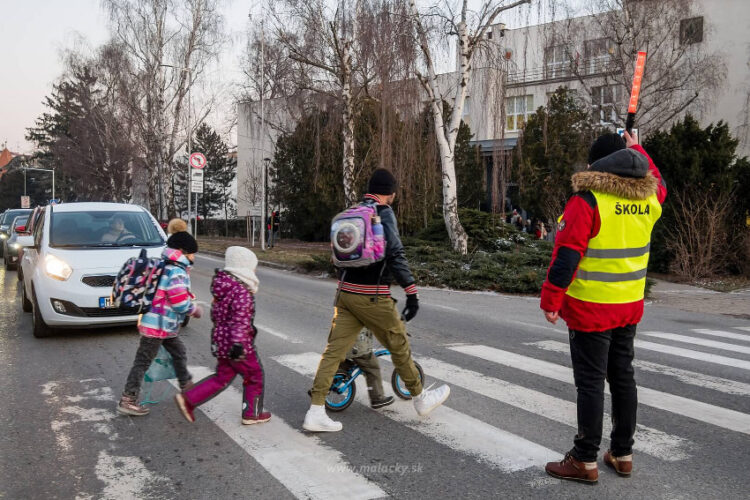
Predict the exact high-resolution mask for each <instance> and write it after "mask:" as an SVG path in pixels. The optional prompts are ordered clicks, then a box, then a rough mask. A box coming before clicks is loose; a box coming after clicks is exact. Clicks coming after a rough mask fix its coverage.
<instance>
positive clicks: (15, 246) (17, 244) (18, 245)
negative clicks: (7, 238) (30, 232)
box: [11, 243, 21, 250]
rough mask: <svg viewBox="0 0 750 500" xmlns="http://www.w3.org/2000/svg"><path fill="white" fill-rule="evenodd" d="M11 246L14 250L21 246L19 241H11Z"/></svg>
mask: <svg viewBox="0 0 750 500" xmlns="http://www.w3.org/2000/svg"><path fill="white" fill-rule="evenodd" d="M11 246H12V247H13V248H15V249H16V250H18V249H19V248H21V245H20V244H19V243H13V245H11Z"/></svg>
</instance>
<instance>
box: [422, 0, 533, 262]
mask: <svg viewBox="0 0 750 500" xmlns="http://www.w3.org/2000/svg"><path fill="white" fill-rule="evenodd" d="M468 3H469V2H468V0H462V1H461V4H460V12H459V13H458V14H456V13H455V12H453V9H452V8H451V5H450V4H449V3H443V4H442V6H441V7H438V6H435V7H433V8H432V9H431V11H430V14H431V15H433V16H436V17H438V18H442V19H443V20H444V26H447V28H448V34H450V35H456V36H457V37H458V43H457V51H458V60H459V63H458V66H459V68H458V71H457V72H456V85H455V94H454V97H453V111H452V113H451V116H450V118H449V119H448V123H445V121H444V120H443V100H444V96H443V94H442V91H441V88H440V86H439V84H438V78H437V71H436V69H435V58H434V56H433V51H432V46H431V43H430V36H429V35H430V32H429V31H428V28H429V26H428V25H427V23H426V22H425V19H426V17H427V15H428V14H423V13H420V11H419V9H417V4H416V0H409V7H410V13H411V15H412V19H413V22H414V27H415V29H416V33H417V43H418V44H419V48H420V50H421V52H422V57H423V59H424V61H423V62H424V67H425V70H426V74H422V72H421V71H417V72H416V74H417V78H418V79H419V81H420V83H421V84H422V87H423V88H424V90H425V92H426V93H427V96H428V98H429V101H430V106H431V110H432V116H433V120H434V124H435V137H436V138H437V142H438V147H439V148H440V163H441V165H442V171H443V218H444V219H445V227H446V229H447V231H448V236H449V237H450V240H451V245H452V246H453V248H454V250H456V251H457V252H460V253H462V254H464V255H465V254H466V253H467V251H468V236H467V234H466V231H465V230H464V228H463V226H462V225H461V221H460V220H459V218H458V201H457V189H456V167H455V156H454V155H455V147H456V138H457V137H458V128H459V126H460V125H461V116H462V115H463V109H464V103H465V101H466V93H467V89H468V86H469V83H470V80H471V78H472V75H473V73H474V56H475V54H476V52H477V49H478V47H479V46H480V45H481V44H482V43H483V41H484V40H486V38H485V35H486V33H487V30H488V29H489V28H490V26H492V24H493V23H494V22H495V20H496V19H497V17H498V16H499V15H500V13H501V12H503V11H506V10H509V9H513V8H515V7H518V6H519V5H522V4H528V3H531V0H518V1H515V2H513V3H508V4H505V3H503V2H496V1H483V2H482V5H481V7H480V9H479V11H478V12H477V13H475V15H471V13H470V12H469V9H468ZM470 23H471V26H470V25H469V24H470ZM443 34H445V33H443Z"/></svg>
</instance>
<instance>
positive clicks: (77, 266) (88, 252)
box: [47, 246, 164, 274]
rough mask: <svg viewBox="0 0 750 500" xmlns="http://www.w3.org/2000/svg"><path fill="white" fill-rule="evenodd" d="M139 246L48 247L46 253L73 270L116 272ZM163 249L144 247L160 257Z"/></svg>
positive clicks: (137, 252)
mask: <svg viewBox="0 0 750 500" xmlns="http://www.w3.org/2000/svg"><path fill="white" fill-rule="evenodd" d="M141 248H142V247H127V248H76V249H72V248H50V249H49V250H48V252H47V253H49V254H50V255H54V256H55V257H59V258H60V259H62V260H64V261H65V262H67V264H68V265H69V266H70V267H71V268H73V270H74V271H76V270H78V271H89V272H91V271H96V272H102V273H103V272H113V273H115V274H116V273H117V271H119V270H120V268H121V267H122V265H123V264H125V261H127V260H128V259H129V258H131V257H137V256H138V254H140V253H141ZM163 251H164V247H163V246H158V247H148V248H146V252H147V253H148V256H149V257H161V253H162V252H163Z"/></svg>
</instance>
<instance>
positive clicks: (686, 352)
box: [635, 340, 750, 370]
mask: <svg viewBox="0 0 750 500" xmlns="http://www.w3.org/2000/svg"><path fill="white" fill-rule="evenodd" d="M635 347H636V348H637V349H645V350H647V351H655V352H661V353H663V354H672V355H674V356H680V357H682V358H688V359H695V360H698V361H705V362H707V363H714V364H717V365H724V366H731V367H732V368H740V369H742V370H750V361H745V360H743V359H737V358H730V357H727V356H720V355H718V354H711V353H709V352H701V351H694V350H692V349H684V348H682V347H675V346H671V345H665V344H657V343H655V342H647V341H645V340H636V341H635Z"/></svg>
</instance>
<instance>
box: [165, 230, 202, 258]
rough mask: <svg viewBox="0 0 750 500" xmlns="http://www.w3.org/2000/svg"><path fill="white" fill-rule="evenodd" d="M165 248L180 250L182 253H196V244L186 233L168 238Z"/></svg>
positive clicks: (181, 232)
mask: <svg viewBox="0 0 750 500" xmlns="http://www.w3.org/2000/svg"><path fill="white" fill-rule="evenodd" d="M167 246H168V247H169V248H174V249H175V250H182V252H183V253H195V252H197V251H198V242H197V241H195V238H193V237H192V236H191V235H190V233H188V232H186V231H180V232H179V233H174V234H173V235H172V236H170V237H169V239H168V240H167Z"/></svg>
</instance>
